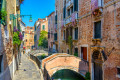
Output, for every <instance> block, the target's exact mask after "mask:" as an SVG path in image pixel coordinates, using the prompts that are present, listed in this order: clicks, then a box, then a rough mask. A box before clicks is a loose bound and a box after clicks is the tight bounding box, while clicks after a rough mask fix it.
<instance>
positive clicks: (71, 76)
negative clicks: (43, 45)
mask: <svg viewBox="0 0 120 80" xmlns="http://www.w3.org/2000/svg"><path fill="white" fill-rule="evenodd" d="M52 80H85V79H84V77H82V76H81V75H80V74H78V73H76V72H74V71H72V70H69V69H62V70H59V71H57V72H56V73H55V74H53V76H52Z"/></svg>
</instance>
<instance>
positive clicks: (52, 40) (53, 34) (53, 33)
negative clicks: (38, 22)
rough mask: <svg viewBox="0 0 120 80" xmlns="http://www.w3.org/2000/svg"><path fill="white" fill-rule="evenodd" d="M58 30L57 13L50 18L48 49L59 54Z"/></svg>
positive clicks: (53, 13)
mask: <svg viewBox="0 0 120 80" xmlns="http://www.w3.org/2000/svg"><path fill="white" fill-rule="evenodd" d="M56 41H57V29H56V27H55V12H52V13H51V14H50V15H49V16H48V49H49V51H50V52H57V44H56Z"/></svg>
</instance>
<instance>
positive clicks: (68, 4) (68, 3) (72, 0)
mask: <svg viewBox="0 0 120 80" xmlns="http://www.w3.org/2000/svg"><path fill="white" fill-rule="evenodd" d="M66 2H67V3H66V8H67V7H69V6H70V5H71V4H73V3H74V0H67V1H66Z"/></svg>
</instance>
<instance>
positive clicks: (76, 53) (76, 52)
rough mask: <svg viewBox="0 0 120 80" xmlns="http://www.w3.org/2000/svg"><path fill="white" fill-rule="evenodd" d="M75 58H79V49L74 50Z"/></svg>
mask: <svg viewBox="0 0 120 80" xmlns="http://www.w3.org/2000/svg"><path fill="white" fill-rule="evenodd" d="M74 56H78V48H75V49H74Z"/></svg>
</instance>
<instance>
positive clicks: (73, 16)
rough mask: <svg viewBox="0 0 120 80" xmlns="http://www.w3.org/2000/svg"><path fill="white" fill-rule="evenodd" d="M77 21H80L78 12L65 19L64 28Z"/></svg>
mask: <svg viewBox="0 0 120 80" xmlns="http://www.w3.org/2000/svg"><path fill="white" fill-rule="evenodd" d="M77 19H78V12H74V13H72V14H71V15H70V16H69V17H67V18H66V19H64V26H65V25H67V24H69V23H71V22H75V21H76V20H77Z"/></svg>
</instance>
